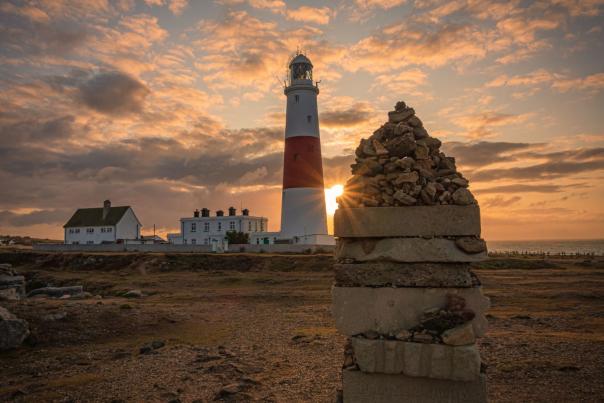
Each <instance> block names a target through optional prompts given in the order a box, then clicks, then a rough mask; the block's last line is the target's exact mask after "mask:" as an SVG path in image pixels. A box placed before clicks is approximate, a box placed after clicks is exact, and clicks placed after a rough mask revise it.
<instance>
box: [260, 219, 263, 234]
mask: <svg viewBox="0 0 604 403" xmlns="http://www.w3.org/2000/svg"><path fill="white" fill-rule="evenodd" d="M260 231H261V232H263V231H264V221H260Z"/></svg>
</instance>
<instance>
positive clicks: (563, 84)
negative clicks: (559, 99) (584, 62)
mask: <svg viewBox="0 0 604 403" xmlns="http://www.w3.org/2000/svg"><path fill="white" fill-rule="evenodd" d="M552 87H553V88H555V89H557V90H558V91H560V92H563V93H564V92H568V91H571V90H587V91H601V90H602V89H604V73H597V74H591V75H589V76H586V77H582V78H574V79H559V80H556V81H555V82H554V83H553V84H552Z"/></svg>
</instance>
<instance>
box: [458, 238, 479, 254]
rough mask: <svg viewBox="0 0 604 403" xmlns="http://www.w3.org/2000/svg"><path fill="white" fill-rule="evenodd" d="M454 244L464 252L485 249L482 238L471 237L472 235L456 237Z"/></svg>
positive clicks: (471, 252)
mask: <svg viewBox="0 0 604 403" xmlns="http://www.w3.org/2000/svg"><path fill="white" fill-rule="evenodd" d="M455 245H456V246H457V247H458V248H459V249H461V250H463V251H464V252H466V253H470V254H474V253H481V252H485V251H486V250H487V243H486V242H485V241H484V239H481V238H473V237H463V238H457V240H456V241H455Z"/></svg>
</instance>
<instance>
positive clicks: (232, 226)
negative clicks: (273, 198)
mask: <svg viewBox="0 0 604 403" xmlns="http://www.w3.org/2000/svg"><path fill="white" fill-rule="evenodd" d="M267 228H268V218H266V217H257V216H251V215H250V214H249V210H248V209H243V211H242V214H241V215H237V210H236V209H235V208H234V207H230V208H229V210H228V215H226V216H225V215H224V212H223V211H222V210H218V211H216V215H215V216H210V210H208V209H207V208H202V209H201V211H199V210H195V211H194V212H193V217H184V218H181V219H180V234H168V242H170V243H173V244H184V245H213V246H215V245H217V244H219V245H221V246H225V249H226V244H225V240H226V235H227V232H231V231H234V232H243V233H244V234H248V235H249V236H250V239H251V238H252V235H253V234H254V233H260V232H265V231H266V230H267Z"/></svg>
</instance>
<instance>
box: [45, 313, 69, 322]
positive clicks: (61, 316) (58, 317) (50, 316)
mask: <svg viewBox="0 0 604 403" xmlns="http://www.w3.org/2000/svg"><path fill="white" fill-rule="evenodd" d="M66 317H67V312H57V313H49V314H48V315H45V316H44V317H43V318H42V319H43V320H46V321H49V322H52V321H55V320H62V319H65V318H66Z"/></svg>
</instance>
